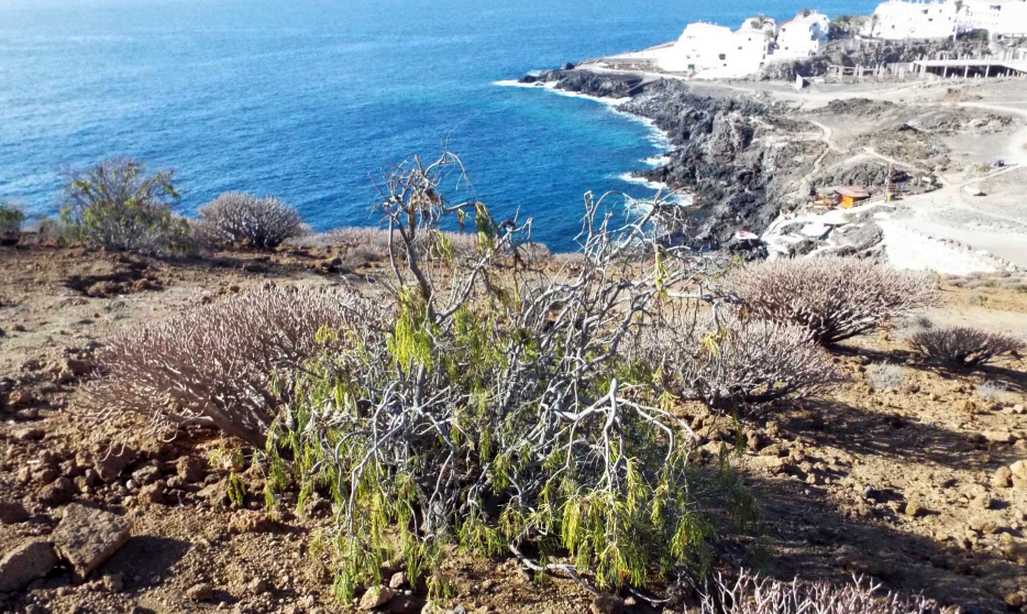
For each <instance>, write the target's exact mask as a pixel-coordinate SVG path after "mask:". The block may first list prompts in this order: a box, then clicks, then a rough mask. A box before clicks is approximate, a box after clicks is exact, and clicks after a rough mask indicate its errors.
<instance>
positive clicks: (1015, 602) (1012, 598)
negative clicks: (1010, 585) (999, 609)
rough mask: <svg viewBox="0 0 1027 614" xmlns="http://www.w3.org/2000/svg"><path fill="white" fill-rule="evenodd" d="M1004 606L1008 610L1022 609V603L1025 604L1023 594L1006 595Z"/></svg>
mask: <svg viewBox="0 0 1027 614" xmlns="http://www.w3.org/2000/svg"><path fill="white" fill-rule="evenodd" d="M1005 602H1006V606H1008V607H1009V608H1010V609H1016V608H1020V607H1023V605H1024V603H1027V599H1025V598H1024V596H1023V593H1020V592H1016V593H1008V594H1007V595H1006V596H1005Z"/></svg>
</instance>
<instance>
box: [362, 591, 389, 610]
mask: <svg viewBox="0 0 1027 614" xmlns="http://www.w3.org/2000/svg"><path fill="white" fill-rule="evenodd" d="M395 596H396V592H395V591H394V590H392V589H391V588H388V587H386V586H372V587H370V588H368V589H367V590H366V591H364V594H363V595H362V596H361V597H360V603H359V604H358V605H357V609H359V610H364V611H365V612H366V611H370V610H377V609H378V608H380V607H382V606H383V605H385V604H386V603H388V602H389V601H391V600H392V598H393V597H395Z"/></svg>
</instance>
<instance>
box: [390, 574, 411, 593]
mask: <svg viewBox="0 0 1027 614" xmlns="http://www.w3.org/2000/svg"><path fill="white" fill-rule="evenodd" d="M406 585H407V575H406V573H404V572H402V571H397V572H396V573H394V574H392V577H391V578H389V588H394V589H400V588H403V587H404V586H406Z"/></svg>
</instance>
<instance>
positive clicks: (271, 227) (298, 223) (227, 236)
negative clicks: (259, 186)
mask: <svg viewBox="0 0 1027 614" xmlns="http://www.w3.org/2000/svg"><path fill="white" fill-rule="evenodd" d="M198 226H199V231H200V233H201V234H202V235H203V237H204V238H205V239H206V240H208V241H210V242H213V243H215V244H218V245H232V244H234V245H246V246H249V247H252V248H254V249H274V248H276V247H278V246H279V245H281V243H282V242H283V241H285V240H286V239H290V238H292V237H297V236H299V235H301V234H303V232H304V230H303V220H302V219H301V218H300V215H299V213H297V212H296V210H295V209H293V208H292V207H290V206H288V205H286V204H285V203H283V202H282V201H280V200H278V199H277V198H274V197H272V196H267V197H263V198H261V197H257V196H253V195H250V194H244V193H242V192H227V193H225V194H222V195H220V196H218V197H217V198H216V199H214V200H213V201H211V202H210V203H208V204H206V205H204V206H203V207H202V208H201V209H200V211H199V223H198Z"/></svg>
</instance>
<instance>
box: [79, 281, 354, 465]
mask: <svg viewBox="0 0 1027 614" xmlns="http://www.w3.org/2000/svg"><path fill="white" fill-rule="evenodd" d="M351 300H352V299H350V298H343V297H341V296H340V295H339V294H338V293H334V292H320V291H314V290H304V291H295V290H291V289H288V288H282V287H277V286H271V287H267V288H263V289H258V290H252V291H248V292H245V293H243V294H240V295H237V296H235V297H232V298H230V299H227V300H224V301H222V302H218V303H213V304H210V305H204V306H200V307H197V308H195V309H192V310H189V311H187V312H185V313H183V314H181V315H178V316H175V317H172V318H169V319H166V320H163V321H158V322H155V323H148V324H144V325H142V326H139V327H137V328H134V329H131V330H127V331H125V332H123V333H121V334H120V335H118V336H116V337H114V338H113V339H112V340H111V341H110V342H109V343H108V344H107V346H106V347H105V348H104V349H103V350H102V351H101V353H100V355H99V357H98V363H99V370H100V374H101V375H102V378H101V379H100V381H99V382H98V383H97V384H96V385H95V386H94V387H93V388H92V390H91V391H90V404H91V405H92V406H93V407H94V408H95V409H97V410H99V411H100V412H104V413H105V412H121V411H126V410H128V411H133V412H139V413H142V414H145V415H148V416H150V417H152V418H153V420H154V422H155V424H156V425H157V426H158V427H161V428H163V427H174V426H176V425H179V424H183V423H202V424H211V425H214V426H216V427H218V428H220V429H221V430H222V431H224V432H225V433H227V434H229V435H233V436H236V437H239V438H240V439H242V440H244V441H246V442H248V443H250V444H253V445H255V446H261V445H263V442H264V437H265V430H266V429H267V427H268V425H269V424H270V423H271V421H272V419H273V418H274V416H275V412H276V409H277V408H278V406H279V405H280V403H281V402H282V401H283V397H282V394H281V392H280V391H282V390H286V389H287V387H286V386H285V385H284V383H283V384H282V385H279V386H272V384H273V383H274V382H275V381H276V379H282V380H283V381H284V382H287V381H288V378H289V375H290V372H291V371H293V370H295V369H297V368H299V367H301V366H302V364H303V363H304V362H305V361H306V360H307V359H309V358H310V357H312V356H313V355H315V354H316V353H318V352H319V351H321V350H322V349H323V346H322V344H320V343H318V341H317V340H316V339H315V337H316V336H317V334H318V332H319V331H320V330H321V329H322V328H327V329H337V328H339V327H341V326H342V324H343V322H344V321H346V318H347V316H346V310H345V305H347V304H349V301H351Z"/></svg>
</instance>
